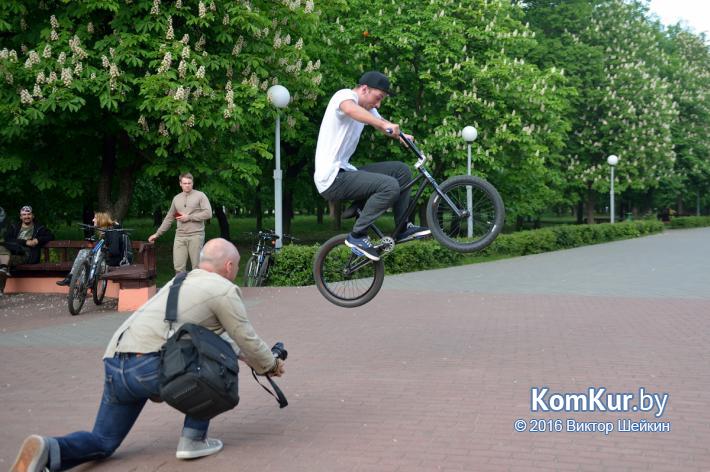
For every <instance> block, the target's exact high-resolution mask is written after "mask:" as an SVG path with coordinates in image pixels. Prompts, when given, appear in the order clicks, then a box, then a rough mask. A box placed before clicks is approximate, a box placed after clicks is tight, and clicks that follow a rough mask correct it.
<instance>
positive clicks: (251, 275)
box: [244, 254, 259, 287]
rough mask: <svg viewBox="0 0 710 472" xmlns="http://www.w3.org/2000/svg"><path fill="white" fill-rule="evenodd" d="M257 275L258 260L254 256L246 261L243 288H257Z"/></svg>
mask: <svg viewBox="0 0 710 472" xmlns="http://www.w3.org/2000/svg"><path fill="white" fill-rule="evenodd" d="M258 273H259V260H258V259H257V257H256V256H255V255H253V254H252V256H251V257H250V258H249V260H248V261H247V265H246V269H245V271H244V286H245V287H257V275H258Z"/></svg>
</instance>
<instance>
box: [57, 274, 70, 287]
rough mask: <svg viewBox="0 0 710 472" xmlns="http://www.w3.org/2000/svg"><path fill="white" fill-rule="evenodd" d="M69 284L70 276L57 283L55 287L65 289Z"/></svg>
mask: <svg viewBox="0 0 710 472" xmlns="http://www.w3.org/2000/svg"><path fill="white" fill-rule="evenodd" d="M70 283H71V276H67V277H64V278H63V279H62V280H58V281H57V285H59V286H60V287H66V286H68V285H69V284H70Z"/></svg>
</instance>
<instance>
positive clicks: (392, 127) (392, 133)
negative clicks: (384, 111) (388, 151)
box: [380, 120, 399, 139]
mask: <svg viewBox="0 0 710 472" xmlns="http://www.w3.org/2000/svg"><path fill="white" fill-rule="evenodd" d="M380 130H381V131H382V132H383V133H385V134H386V135H387V136H389V137H390V138H393V139H398V138H399V125H398V124H396V123H390V122H389V121H386V120H382V126H381V128H380Z"/></svg>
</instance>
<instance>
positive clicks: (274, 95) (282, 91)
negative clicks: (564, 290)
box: [266, 85, 291, 249]
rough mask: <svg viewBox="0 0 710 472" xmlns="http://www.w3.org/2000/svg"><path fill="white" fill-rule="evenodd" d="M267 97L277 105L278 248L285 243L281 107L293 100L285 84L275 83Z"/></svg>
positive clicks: (276, 184) (276, 206) (275, 217)
mask: <svg viewBox="0 0 710 472" xmlns="http://www.w3.org/2000/svg"><path fill="white" fill-rule="evenodd" d="M266 97H267V98H268V100H269V102H270V103H271V104H272V105H273V106H275V107H276V132H275V137H274V147H275V151H274V157H275V160H276V167H275V169H274V206H275V208H274V220H275V221H274V223H275V229H274V231H275V232H276V234H277V235H278V236H279V239H277V240H276V248H277V249H278V248H280V247H281V246H282V244H283V208H282V198H281V183H282V181H283V174H282V172H281V111H280V109H281V108H286V106H288V103H289V102H290V101H291V94H290V93H288V89H287V88H286V87H284V86H283V85H274V86H272V87H271V88H269V90H267V91H266Z"/></svg>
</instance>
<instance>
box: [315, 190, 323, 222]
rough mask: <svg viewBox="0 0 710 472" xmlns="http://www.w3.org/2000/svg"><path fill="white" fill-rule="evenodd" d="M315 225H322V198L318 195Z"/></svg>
mask: <svg viewBox="0 0 710 472" xmlns="http://www.w3.org/2000/svg"><path fill="white" fill-rule="evenodd" d="M316 223H317V224H319V225H322V224H323V198H322V197H321V196H320V195H318V199H317V200H316Z"/></svg>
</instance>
